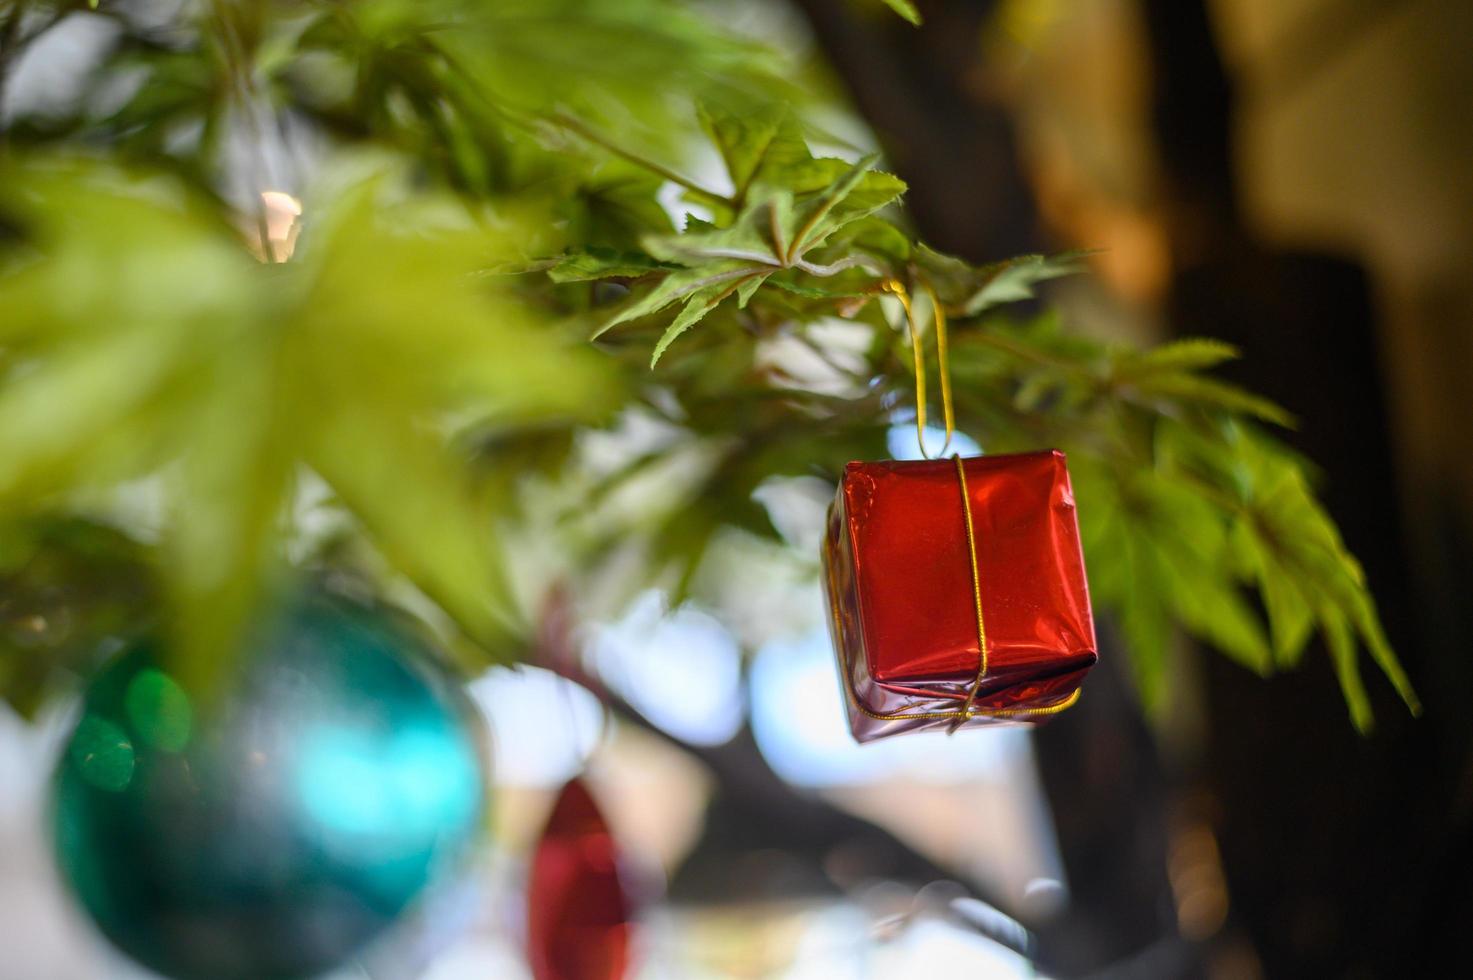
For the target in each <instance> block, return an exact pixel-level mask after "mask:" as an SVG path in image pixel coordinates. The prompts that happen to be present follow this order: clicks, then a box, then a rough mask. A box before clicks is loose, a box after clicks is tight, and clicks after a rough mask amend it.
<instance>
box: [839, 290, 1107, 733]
mask: <svg viewBox="0 0 1473 980" xmlns="http://www.w3.org/2000/svg"><path fill="white" fill-rule="evenodd" d="M891 288H892V290H893V291H895V292H896V293H897V295H899V296H900V298H901V301H902V303H903V305H904V306H905V310H906V319H907V322H909V321H910V319H911V311H910V303H909V300H908V297H906V295H905V293H904V292H903V290H901V289H899V288H897V287H893V286H892V287H891ZM932 303H933V307H934V308H935V310H936V334H937V349H938V354H939V358H940V360H941V382H942V383H941V388H942V404H943V408H944V410H945V415H946V430H947V439H948V442H949V441H950V436H951V431H952V412H951V398H950V394H951V393H950V390H949V385H948V383H947V376H946V360H945V356H946V355H945V351H946V346H945V319H944V317H943V316H942V314H941V310H940V305H939V303H937V302H936V301H935V298H934V297H932ZM913 331H914V327H913V325H912V332H913ZM915 346H916V360H917V370H916V378H917V384H916V398H917V413H916V415H917V418H916V423H917V430H918V431H919V430H921V429H923V428H924V426H925V414H924V404H925V387H924V371H923V370H922V368H921V364H920V353H919V351H920V348H919V344H918V343H917V344H916V345H915ZM943 451H944V450H943ZM823 568H824V584H825V590H826V593H827V597H828V604H829V610H830V619H829V625H830V630H831V633H832V637H833V642H834V649H835V651H836V653H837V657H838V667H839V680H840V686H841V687H842V688H843V690H844V698H845V702H846V703H847V706H848V713H849V724H850V729H851V731H852V732H853V734H854V737H855V739H856V740H858V741H860V742H867V741H870V740H872V739H876V738H883V737H885V736H887V735H898V734H903V733H905V732H914V731H925V730H932V729H940V730H945V731H948V732H954V731H956V730H957V729H958V728H961V727H970V726H980V725H994V724H1009V723H1011V724H1018V723H1028V722H1034V721H1037V720H1040V719H1041V718H1044V717H1047V716H1049V715H1052V714H1056V713H1058V712H1060V711H1063V710H1064V709H1065V708H1068V707H1069V706H1070V705H1072V704H1073V703H1074V702H1075V701H1076V700H1078V698H1079V686H1080V684H1081V683H1082V682H1083V680H1084V675H1085V674H1086V673H1087V672H1088V671H1089V668H1090V667H1092V666H1093V665H1094V664H1095V662H1096V661H1097V660H1098V659H1099V658H1098V655H1097V653H1096V651H1095V635H1094V623H1093V619H1092V617H1091V615H1090V607H1089V589H1088V586H1087V584H1086V581H1085V574H1084V558H1083V554H1082V553H1081V551H1080V546H1079V526H1078V522H1077V520H1076V517H1075V508H1074V494H1073V491H1072V489H1071V487H1070V485H1069V473H1068V470H1067V469H1066V467H1065V462H1064V454H1063V453H1060V452H1058V451H1056V450H1047V451H1044V452H1036V453H1023V454H1019V455H1011V456H982V457H977V458H973V459H962V458H961V457H960V456H955V455H953V456H951V457H949V458H947V459H926V460H915V461H907V462H898V461H893V460H890V461H883V462H874V463H850V464H849V465H848V466H847V467H845V470H844V477H843V479H842V481H841V482H840V484H839V490H838V494H837V496H836V498H835V500H834V504H833V507H832V508H831V509H830V511H829V526H828V534H827V536H826V539H825V543H824V552H823Z"/></svg>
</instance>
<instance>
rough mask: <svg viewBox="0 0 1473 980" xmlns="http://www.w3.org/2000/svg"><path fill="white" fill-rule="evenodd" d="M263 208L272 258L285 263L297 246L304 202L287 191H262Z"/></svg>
mask: <svg viewBox="0 0 1473 980" xmlns="http://www.w3.org/2000/svg"><path fill="white" fill-rule="evenodd" d="M261 206H262V208H263V210H264V216H263V219H264V222H265V226H266V227H265V232H266V238H267V240H268V241H269V242H270V246H271V248H270V252H269V255H270V258H271V259H272V260H274V261H276V262H285V261H286V260H287V259H289V258H291V254H292V251H293V250H294V249H295V248H296V246H297V231H298V230H299V223H298V221H297V219H298V218H300V217H301V216H302V202H301V201H299V200H297V199H296V198H295V197H292V196H291V195H290V194H288V193H286V192H285V191H262V192H261ZM263 257H265V256H263Z"/></svg>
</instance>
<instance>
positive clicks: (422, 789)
mask: <svg viewBox="0 0 1473 980" xmlns="http://www.w3.org/2000/svg"><path fill="white" fill-rule="evenodd" d="M160 653H161V652H160V650H159V648H158V646H157V644H156V643H155V642H143V643H140V644H138V645H136V646H134V647H132V648H131V649H129V650H128V651H126V652H125V653H123V654H122V655H121V656H120V657H119V658H118V659H116V660H115V661H113V662H112V663H111V665H110V666H108V667H106V668H105V669H104V670H103V671H102V673H101V674H100V675H99V676H98V677H97V679H96V680H95V681H94V682H93V684H92V685H91V687H90V688H89V689H88V692H87V694H86V697H85V700H84V704H83V708H82V716H81V718H80V720H79V721H78V723H77V726H76V729H75V731H74V733H73V735H72V738H71V741H70V742H69V744H68V745H67V746H66V749H65V752H64V754H63V756H62V758H61V760H60V763H59V768H58V772H57V776H56V782H55V793H56V797H55V803H54V822H55V823H54V829H55V839H56V848H57V855H58V860H59V863H60V866H61V869H62V871H63V874H64V876H65V877H66V879H67V880H68V881H69V883H70V884H71V886H72V889H73V890H74V892H75V893H76V895H77V897H78V899H79V900H80V901H81V904H82V905H83V906H84V908H85V909H86V911H87V912H88V913H89V915H90V916H91V917H92V919H93V920H94V921H95V922H96V924H97V926H98V927H99V928H100V929H101V931H102V932H103V933H104V934H105V935H106V936H107V937H108V939H109V940H111V941H112V943H113V944H114V945H116V946H117V947H118V948H120V949H121V950H123V951H124V952H125V953H127V954H128V955H129V956H130V957H132V958H133V959H135V960H137V961H138V962H139V963H142V964H143V965H145V966H147V967H149V968H150V969H153V970H155V971H157V972H159V973H162V974H164V975H166V976H169V977H175V978H180V980H207V978H208V980H247V978H249V980H274V978H293V977H310V976H313V975H316V974H319V973H321V972H323V971H325V970H328V969H330V968H332V967H333V966H335V965H338V964H340V963H342V962H343V961H345V960H347V959H349V958H351V957H352V956H353V955H354V954H356V953H357V952H359V951H360V950H361V949H362V948H363V947H364V946H365V945H366V944H368V942H369V941H370V940H372V939H373V938H374V937H375V936H377V935H379V934H380V933H382V932H383V931H384V929H385V928H386V927H387V926H388V925H389V924H390V923H392V922H393V921H394V920H395V919H396V918H397V917H398V916H399V914H400V913H401V912H402V911H404V910H405V908H406V907H407V906H409V905H410V904H411V903H412V902H413V901H414V899H415V898H416V897H417V896H418V895H420V894H421V892H423V891H424V890H425V888H426V886H428V885H430V884H431V882H433V881H434V880H436V879H437V878H439V877H441V876H442V875H444V874H445V873H446V872H448V871H451V870H453V869H454V868H455V867H456V866H457V864H458V863H459V862H460V861H461V860H462V859H464V858H465V857H466V856H467V854H468V852H469V851H470V849H471V847H472V845H473V844H474V842H475V840H476V839H477V837H478V836H479V832H480V828H481V827H482V825H483V824H484V814H485V809H486V804H487V800H486V796H487V783H486V776H485V773H486V765H485V762H484V755H483V745H484V743H483V740H482V739H481V737H480V734H481V729H480V721H479V719H478V716H476V715H475V713H474V708H473V707H472V706H471V704H470V702H469V700H468V699H467V698H466V697H465V696H464V695H463V694H462V692H461V690H460V687H459V685H458V684H457V682H456V680H455V678H454V677H453V676H452V675H451V674H450V673H449V672H448V671H447V670H446V669H445V668H443V667H442V666H440V664H439V661H438V660H437V659H436V658H435V656H434V655H433V652H432V651H431V650H430V649H429V648H428V646H427V645H426V644H425V642H424V641H423V639H421V638H420V637H419V636H418V633H417V632H416V631H414V630H412V629H410V628H408V627H406V626H405V625H403V622H402V620H400V619H398V618H397V617H396V616H395V615H394V614H391V613H389V612H386V611H384V610H382V609H379V608H377V607H370V606H367V605H364V604H360V603H358V602H356V601H353V600H349V599H346V598H343V597H340V596H336V595H331V594H328V593H325V592H311V593H308V594H305V595H301V596H298V597H296V598H295V599H293V600H292V601H291V602H289V603H287V604H286V605H285V606H284V607H282V608H281V609H280V610H279V612H278V613H277V615H275V616H274V617H273V618H272V621H271V623H270V624H269V625H263V626H262V627H261V628H259V629H257V630H255V631H254V635H253V636H252V638H251V639H250V640H249V641H248V643H247V645H246V649H245V652H244V653H243V654H242V656H241V657H240V665H239V669H238V670H237V671H236V672H235V673H234V674H232V676H231V680H230V681H228V682H227V687H226V691H225V693H224V694H223V695H220V696H217V697H213V698H210V699H209V700H206V701H200V700H197V699H194V698H192V697H191V695H190V694H189V693H187V692H186V691H185V689H184V688H183V687H182V686H181V685H180V684H179V683H178V682H177V681H176V680H175V679H174V678H173V677H171V676H170V674H169V672H168V668H167V663H168V661H167V658H166V657H163V656H161V655H160Z"/></svg>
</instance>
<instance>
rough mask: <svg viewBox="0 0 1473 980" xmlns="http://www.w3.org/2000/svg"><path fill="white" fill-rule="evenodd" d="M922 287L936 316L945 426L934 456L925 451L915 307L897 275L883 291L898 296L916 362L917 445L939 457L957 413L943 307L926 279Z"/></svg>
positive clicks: (920, 352) (922, 376)
mask: <svg viewBox="0 0 1473 980" xmlns="http://www.w3.org/2000/svg"><path fill="white" fill-rule="evenodd" d="M921 288H923V289H924V290H925V291H926V296H927V297H928V298H929V299H930V300H931V311H932V316H933V317H934V318H935V324H936V363H937V367H938V369H939V370H940V375H941V417H942V421H943V422H944V424H945V426H946V441H945V442H943V443H942V445H941V451H940V452H938V453H937V454H936V455H935V456H932V455H931V454H930V453H928V452H926V361H925V353H924V351H923V349H922V346H921V335H920V331H919V330H917V329H916V323H915V310H914V308H913V307H912V304H911V299H910V292H909V291H908V290H906V288H905V284H904V283H902V282H901V281H900V280H899V279H889V280H887V281H886V282H885V291H886V292H889V293H893V294H895V298H896V299H898V300H900V306H901V309H903V310H904V311H905V329H906V333H907V334H909V336H910V353H911V359H912V362H913V363H914V365H915V377H916V443H917V444H918V445H919V447H920V450H921V456H922V458H924V459H939V458H941V457H942V456H945V455H946V451H947V450H948V449H950V448H951V441H952V437H953V435H954V434H955V432H956V413H955V412H954V411H953V410H952V402H951V364H950V357H949V353H948V350H947V343H946V311H945V310H943V309H942V308H941V300H940V299H939V298H938V297H937V296H936V291H935V290H934V289H932V288H931V286H930V284H929V283H922V284H921Z"/></svg>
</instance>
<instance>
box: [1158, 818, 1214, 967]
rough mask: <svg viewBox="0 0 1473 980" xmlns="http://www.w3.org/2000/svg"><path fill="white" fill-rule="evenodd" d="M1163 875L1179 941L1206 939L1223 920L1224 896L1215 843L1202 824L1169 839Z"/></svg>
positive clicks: (1187, 828) (1188, 828)
mask: <svg viewBox="0 0 1473 980" xmlns="http://www.w3.org/2000/svg"><path fill="white" fill-rule="evenodd" d="M1167 875H1168V877H1169V878H1170V879H1171V890H1172V893H1173V894H1174V895H1175V896H1176V919H1177V928H1178V929H1180V930H1181V934H1182V937H1183V938H1185V939H1189V940H1192V941H1194V942H1201V941H1202V940H1205V939H1208V938H1210V937H1211V936H1212V935H1214V934H1215V933H1216V932H1217V930H1218V929H1220V928H1221V927H1222V924H1223V922H1224V921H1225V920H1226V919H1227V911H1228V894H1227V883H1226V882H1225V881H1224V879H1223V874H1222V860H1221V858H1220V856H1219V855H1218V851H1217V839H1216V838H1215V837H1214V836H1213V835H1212V831H1211V829H1209V828H1208V827H1207V825H1206V824H1200V823H1199V824H1193V825H1190V826H1188V827H1186V828H1184V829H1182V830H1180V831H1178V832H1177V833H1176V834H1174V835H1173V836H1172V839H1171V850H1170V853H1169V854H1168V856H1167Z"/></svg>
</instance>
